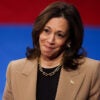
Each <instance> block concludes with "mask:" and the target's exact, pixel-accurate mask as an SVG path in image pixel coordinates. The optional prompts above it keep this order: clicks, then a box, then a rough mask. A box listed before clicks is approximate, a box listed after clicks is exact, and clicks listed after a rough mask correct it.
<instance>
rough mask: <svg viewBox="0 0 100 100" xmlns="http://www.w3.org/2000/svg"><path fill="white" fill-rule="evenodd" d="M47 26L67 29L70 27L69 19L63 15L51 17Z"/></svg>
mask: <svg viewBox="0 0 100 100" xmlns="http://www.w3.org/2000/svg"><path fill="white" fill-rule="evenodd" d="M45 26H47V27H50V28H52V29H58V30H63V31H66V30H68V28H69V25H68V21H67V20H66V19H65V18H63V17H55V18H51V19H50V20H49V21H48V22H47V23H46V25H45Z"/></svg>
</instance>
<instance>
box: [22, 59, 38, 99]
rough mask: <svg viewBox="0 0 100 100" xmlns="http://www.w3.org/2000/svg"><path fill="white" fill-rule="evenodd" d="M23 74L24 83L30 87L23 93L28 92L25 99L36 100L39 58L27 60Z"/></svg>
mask: <svg viewBox="0 0 100 100" xmlns="http://www.w3.org/2000/svg"><path fill="white" fill-rule="evenodd" d="M22 75H23V76H24V81H23V83H24V84H26V85H27V87H28V90H27V91H23V94H26V95H24V97H25V98H24V100H28V99H29V100H36V84H37V83H36V82H37V59H35V60H26V63H25V65H24V69H23V71H22ZM24 84H23V85H24Z"/></svg>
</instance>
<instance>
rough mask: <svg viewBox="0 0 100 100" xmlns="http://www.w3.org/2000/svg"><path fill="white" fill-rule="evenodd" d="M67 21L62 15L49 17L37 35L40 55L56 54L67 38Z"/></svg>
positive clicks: (50, 55)
mask: <svg viewBox="0 0 100 100" xmlns="http://www.w3.org/2000/svg"><path fill="white" fill-rule="evenodd" d="M68 29H69V27H68V22H67V20H66V19H65V18H63V17H56V18H52V19H50V20H49V21H48V22H47V24H46V25H45V27H44V29H43V31H42V32H41V33H40V36H39V45H40V51H41V56H44V57H47V58H52V57H55V56H57V55H58V54H59V53H60V52H61V50H62V47H63V46H64V44H65V41H66V39H67V38H68V33H67V32H68Z"/></svg>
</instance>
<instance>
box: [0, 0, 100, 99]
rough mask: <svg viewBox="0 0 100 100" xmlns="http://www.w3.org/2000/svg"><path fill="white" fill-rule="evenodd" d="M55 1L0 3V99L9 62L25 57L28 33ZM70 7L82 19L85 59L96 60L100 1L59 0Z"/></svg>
mask: <svg viewBox="0 0 100 100" xmlns="http://www.w3.org/2000/svg"><path fill="white" fill-rule="evenodd" d="M54 1H57V0H0V100H2V99H1V98H2V94H3V90H4V86H5V80H6V69H7V65H8V63H9V62H10V61H11V60H15V59H20V58H23V57H25V52H26V47H28V46H29V47H32V39H31V31H32V28H33V27H34V21H35V19H36V16H38V14H39V13H40V12H41V11H42V10H43V9H44V8H45V7H46V6H47V5H48V4H50V3H52V2H54ZM60 1H65V2H69V3H72V4H74V5H75V6H76V7H77V8H78V10H79V12H80V15H81V17H82V20H83V24H84V29H85V32H84V34H85V36H84V42H83V47H84V48H85V49H86V51H87V54H88V55H87V56H88V57H90V58H92V59H96V60H100V0H60Z"/></svg>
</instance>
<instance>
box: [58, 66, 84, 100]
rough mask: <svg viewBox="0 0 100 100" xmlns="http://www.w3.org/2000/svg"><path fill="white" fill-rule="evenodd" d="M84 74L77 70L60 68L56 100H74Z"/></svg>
mask: <svg viewBox="0 0 100 100" xmlns="http://www.w3.org/2000/svg"><path fill="white" fill-rule="evenodd" d="M84 76H85V75H84V74H81V73H80V72H79V70H77V71H70V72H68V71H66V70H64V69H63V68H62V70H61V74H60V79H59V83H58V88H57V94H56V100H75V97H76V95H77V93H78V91H79V89H80V87H81V85H82V82H83V80H84Z"/></svg>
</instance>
